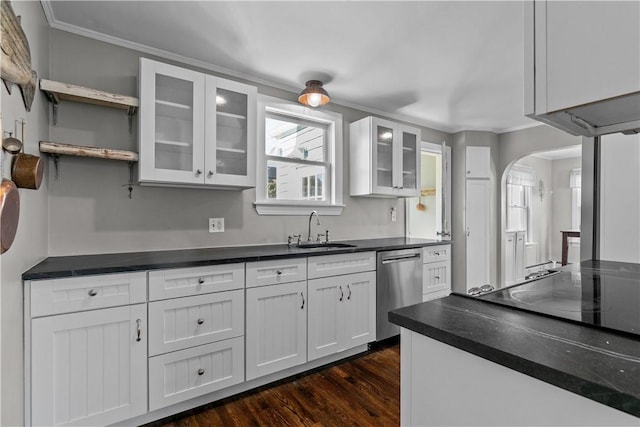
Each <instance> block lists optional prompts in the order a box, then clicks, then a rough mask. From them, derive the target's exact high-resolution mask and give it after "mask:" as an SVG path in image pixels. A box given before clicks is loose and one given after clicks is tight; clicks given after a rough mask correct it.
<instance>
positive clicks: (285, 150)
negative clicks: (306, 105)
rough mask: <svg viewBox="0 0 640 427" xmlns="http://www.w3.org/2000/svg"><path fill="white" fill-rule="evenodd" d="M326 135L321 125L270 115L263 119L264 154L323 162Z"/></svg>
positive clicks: (324, 127)
mask: <svg viewBox="0 0 640 427" xmlns="http://www.w3.org/2000/svg"><path fill="white" fill-rule="evenodd" d="M326 134H327V127H326V126H325V125H323V124H320V123H314V122H311V121H306V120H301V119H297V118H294V117H284V116H279V115H276V114H270V115H268V116H267V117H266V119H265V154H267V155H270V156H279V157H288V158H291V159H304V160H314V161H319V162H323V161H325V157H326V156H325V145H326V144H325V139H326Z"/></svg>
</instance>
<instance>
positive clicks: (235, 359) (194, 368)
mask: <svg viewBox="0 0 640 427" xmlns="http://www.w3.org/2000/svg"><path fill="white" fill-rule="evenodd" d="M243 381H244V338H243V337H238V338H232V339H229V340H224V341H218V342H215V343H212V344H206V345H202V346H199V347H193V348H189V349H186V350H181V351H174V352H172V353H167V354H163V355H161V356H155V357H151V358H149V410H150V411H153V410H156V409H159V408H162V407H165V406H169V405H172V404H174V403H178V402H182V401H184V400H188V399H192V398H194V397H197V396H201V395H203V394H207V393H211V392H213V391H217V390H221V389H223V388H226V387H229V386H232V385H235V384H239V383H241V382H243Z"/></svg>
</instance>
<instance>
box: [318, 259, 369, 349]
mask: <svg viewBox="0 0 640 427" xmlns="http://www.w3.org/2000/svg"><path fill="white" fill-rule="evenodd" d="M308 285H309V336H308V358H309V360H314V359H318V358H320V357H324V356H329V355H331V354H334V353H337V352H340V351H343V350H347V349H349V348H352V347H356V346H358V345H361V344H366V343H368V342H371V341H375V338H376V273H375V271H368V272H364V273H356V274H347V275H343V276H331V277H323V278H320V279H312V280H309V282H308Z"/></svg>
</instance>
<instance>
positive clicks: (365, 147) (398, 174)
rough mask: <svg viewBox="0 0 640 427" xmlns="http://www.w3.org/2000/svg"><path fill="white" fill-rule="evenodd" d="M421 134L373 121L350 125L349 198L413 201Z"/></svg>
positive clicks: (392, 123) (403, 126)
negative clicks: (368, 197)
mask: <svg viewBox="0 0 640 427" xmlns="http://www.w3.org/2000/svg"><path fill="white" fill-rule="evenodd" d="M419 144H420V130H419V129H416V128H412V127H409V126H405V125H400V124H398V123H394V122H391V121H388V120H383V119H378V118H375V117H365V118H364V119H361V120H358V121H357V122H354V123H351V125H350V139H349V145H350V164H351V167H350V173H351V176H350V194H351V195H352V196H372V197H416V196H418V195H419V193H420V189H419V171H420V145H419Z"/></svg>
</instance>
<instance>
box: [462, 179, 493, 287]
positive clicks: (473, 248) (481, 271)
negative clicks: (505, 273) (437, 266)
mask: <svg viewBox="0 0 640 427" xmlns="http://www.w3.org/2000/svg"><path fill="white" fill-rule="evenodd" d="M465 204H466V209H465V221H466V239H467V248H466V255H467V265H466V266H467V278H466V279H467V280H466V286H467V288H466V290H469V289H470V288H473V287H479V286H483V285H488V284H489V281H490V242H491V223H490V212H491V180H488V179H467V180H466V196H465Z"/></svg>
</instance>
